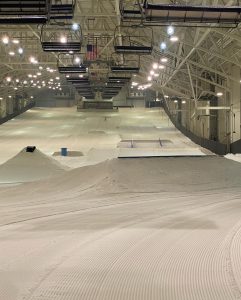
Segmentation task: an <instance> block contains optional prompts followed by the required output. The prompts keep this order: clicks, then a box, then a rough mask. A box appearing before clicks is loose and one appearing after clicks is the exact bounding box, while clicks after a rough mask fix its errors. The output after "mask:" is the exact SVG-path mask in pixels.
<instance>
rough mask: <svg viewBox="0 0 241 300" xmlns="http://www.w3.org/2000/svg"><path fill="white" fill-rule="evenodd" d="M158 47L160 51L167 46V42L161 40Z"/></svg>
mask: <svg viewBox="0 0 241 300" xmlns="http://www.w3.org/2000/svg"><path fill="white" fill-rule="evenodd" d="M160 48H161V50H162V51H164V50H165V49H166V48H167V44H166V43H165V42H162V43H161V44H160Z"/></svg>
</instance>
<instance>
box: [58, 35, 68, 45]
mask: <svg viewBox="0 0 241 300" xmlns="http://www.w3.org/2000/svg"><path fill="white" fill-rule="evenodd" d="M60 42H61V43H62V44H66V43H67V38H66V36H61V38H60Z"/></svg>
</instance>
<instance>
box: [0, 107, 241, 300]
mask: <svg viewBox="0 0 241 300" xmlns="http://www.w3.org/2000/svg"><path fill="white" fill-rule="evenodd" d="M49 114H50V115H49ZM102 114H103V115H102ZM47 116H48V117H47ZM50 116H51V117H50ZM63 116H65V118H63ZM110 116H111V117H110ZM105 117H106V115H105V113H104V112H102V113H100V114H99V113H98V114H97V113H87V114H84V113H81V114H77V113H75V112H74V111H73V110H72V111H71V110H70V109H67V110H57V111H56V110H53V111H49V112H48V111H45V110H33V111H31V112H28V113H26V114H24V115H22V116H21V117H20V118H17V119H16V120H14V121H11V122H9V123H7V124H5V125H3V126H0V144H1V145H0V146H1V147H0V154H1V160H2V162H4V163H5V164H4V165H3V166H5V167H6V166H7V165H8V164H10V166H11V167H12V166H13V165H14V164H13V163H12V159H11V157H12V156H13V155H17V161H18V167H17V169H20V168H22V166H21V164H19V160H21V156H22V155H23V152H22V154H21V153H19V154H18V152H20V151H21V150H22V149H23V148H24V147H25V146H26V145H27V144H34V145H36V146H37V147H38V149H39V153H37V157H36V159H37V160H38V163H40V162H41V161H42V159H43V161H44V162H46V159H47V157H46V156H45V155H44V154H42V153H41V151H43V152H44V153H45V154H52V153H53V152H56V151H58V150H59V148H60V147H61V146H67V147H69V148H71V149H72V150H75V151H81V152H82V153H83V154H84V155H82V156H80V157H71V158H66V160H64V159H61V158H59V160H60V161H62V162H64V163H65V165H69V166H74V167H75V168H74V169H69V168H66V167H63V166H62V167H61V165H59V164H56V161H55V160H54V159H53V158H52V157H50V156H48V159H49V161H48V163H49V165H50V166H49V168H50V169H51V170H55V171H54V172H53V173H52V175H51V176H49V177H48V178H47V179H41V180H40V179H39V178H37V176H36V177H35V179H34V181H33V180H32V182H25V183H23V184H18V185H12V186H8V187H6V186H2V187H0V299H4V300H20V299H21V300H23V299H24V300H50V299H51V300H55V299H58V300H63V299H68V300H80V299H84V300H97V299H98V300H134V299H137V300H157V299H158V300H160V299H162V300H174V299H175V300H180V299H181V300H196V299H200V300H201V299H202V300H204V299H205V300H236V299H241V255H240V253H241V201H240V198H241V167H240V166H241V165H240V163H238V162H234V161H231V160H228V159H225V158H222V157H217V156H212V155H207V156H200V151H201V152H202V153H203V150H202V149H199V148H198V147H197V146H196V145H194V144H192V143H191V142H190V141H189V140H188V139H186V138H185V137H183V136H182V135H181V134H180V133H178V132H177V131H176V130H175V129H174V128H173V126H172V125H171V124H168V123H169V122H168V120H167V118H166V117H165V116H164V115H163V113H162V112H160V111H158V110H157V111H155V110H153V111H149V110H146V111H135V110H129V111H127V110H123V111H122V112H120V113H119V114H118V113H110V114H108V117H109V118H107V120H105ZM138 126H140V128H139V129H138ZM103 132H104V133H103ZM90 137H92V139H91V138H90ZM158 138H161V139H162V140H171V141H172V144H173V145H172V147H169V146H170V143H167V144H168V145H169V146H167V148H166V149H167V150H165V151H170V152H171V151H178V150H177V149H180V153H182V154H183V148H185V147H186V150H188V151H190V149H192V150H193V156H192V157H183V156H180V157H154V158H153V157H149V158H122V159H118V158H113V159H111V160H107V161H104V159H105V155H106V156H107V154H108V155H109V157H110V158H111V157H113V156H114V154H115V155H116V156H118V155H119V152H118V151H119V148H118V146H120V143H121V140H122V141H123V140H124V142H122V143H124V145H126V143H127V142H126V140H127V141H129V140H131V139H132V140H141V141H143V140H145V141H146V140H151V141H153V140H156V139H158ZM63 143H64V145H63ZM127 144H128V143H127ZM142 144H143V142H141V145H142ZM144 144H145V143H144ZM145 145H146V144H145ZM151 145H152V147H153V148H148V151H151V150H153V149H155V147H156V143H153V142H151ZM175 145H176V146H175ZM122 146H123V145H122ZM142 146H143V145H142ZM143 147H144V146H143ZM163 147H164V146H163ZM168 147H169V148H168ZM144 148H145V149H146V147H144ZM174 148H175V149H174ZM125 149H127V148H125ZM14 151H15V152H14ZM143 151H144V150H143ZM91 153H92V154H91ZM195 153H196V155H198V156H195ZM98 155H99V156H100V157H99V158H98ZM7 159H9V161H8V162H6V161H7ZM15 159H16V158H15ZM98 159H99V160H102V162H100V163H98V164H95V162H97V161H98ZM88 163H89V164H90V165H89V166H84V167H81V168H76V166H77V165H78V164H79V165H81V164H88ZM53 165H54V166H55V168H54V167H53ZM59 168H60V169H59ZM59 170H60V172H59ZM55 172H56V173H55ZM0 173H1V169H0ZM30 173H32V174H35V175H36V174H37V173H38V168H35V170H33V168H32V169H31V171H30ZM1 176H3V174H1ZM13 182H14V180H13Z"/></svg>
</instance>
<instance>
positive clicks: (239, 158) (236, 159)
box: [225, 153, 241, 162]
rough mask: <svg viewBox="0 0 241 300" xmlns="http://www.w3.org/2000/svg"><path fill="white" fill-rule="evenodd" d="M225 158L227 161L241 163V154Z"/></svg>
mask: <svg viewBox="0 0 241 300" xmlns="http://www.w3.org/2000/svg"><path fill="white" fill-rule="evenodd" d="M225 158H227V159H231V160H234V161H237V162H241V154H231V153H229V154H226V155H225Z"/></svg>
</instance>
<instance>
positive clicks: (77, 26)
mask: <svg viewBox="0 0 241 300" xmlns="http://www.w3.org/2000/svg"><path fill="white" fill-rule="evenodd" d="M79 28H80V26H79V24H78V23H74V24H72V29H73V30H74V31H76V30H79Z"/></svg>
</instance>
